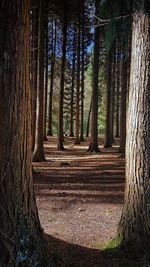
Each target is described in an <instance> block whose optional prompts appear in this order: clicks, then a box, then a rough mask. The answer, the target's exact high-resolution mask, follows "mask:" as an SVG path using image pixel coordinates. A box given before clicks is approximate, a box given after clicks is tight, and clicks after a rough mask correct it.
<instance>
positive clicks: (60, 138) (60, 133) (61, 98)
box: [57, 0, 68, 150]
mask: <svg viewBox="0 0 150 267" xmlns="http://www.w3.org/2000/svg"><path fill="white" fill-rule="evenodd" d="M67 27H68V0H65V2H64V23H63V36H62V37H63V45H62V64H61V78H60V96H59V119H58V144H57V149H58V150H64V146H63V139H64V134H63V113H64V112H63V111H64V107H63V105H64V82H65V80H64V78H65V65H66V64H65V61H66V45H67Z"/></svg>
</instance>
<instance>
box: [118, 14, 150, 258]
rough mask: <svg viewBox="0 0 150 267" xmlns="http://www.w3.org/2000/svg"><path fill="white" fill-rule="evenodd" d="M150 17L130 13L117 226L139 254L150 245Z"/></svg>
mask: <svg viewBox="0 0 150 267" xmlns="http://www.w3.org/2000/svg"><path fill="white" fill-rule="evenodd" d="M149 50H150V36H149V16H148V15H147V14H144V12H143V11H137V12H135V13H134V14H133V26H132V55H131V76H130V93H129V107H128V120H127V122H128V125H127V129H128V131H127V145H126V190H125V203H124V208H123V213H122V217H121V221H120V225H119V234H120V240H121V241H122V247H123V248H124V249H125V250H126V251H127V253H128V254H132V253H133V254H134V255H136V256H137V257H140V256H141V255H142V256H143V254H145V253H148V255H149V247H150V178H149V174H150V171H149V168H150V142H149V140H150V136H149V134H150V105H149V99H150V87H149V73H150V70H149Z"/></svg>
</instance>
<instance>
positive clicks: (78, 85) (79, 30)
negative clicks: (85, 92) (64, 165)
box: [74, 11, 81, 144]
mask: <svg viewBox="0 0 150 267" xmlns="http://www.w3.org/2000/svg"><path fill="white" fill-rule="evenodd" d="M79 12H80V13H79V22H78V30H77V39H78V46H77V86H76V127H75V129H76V130H75V142H74V143H75V144H80V138H79V126H80V44H81V25H80V17H81V11H79Z"/></svg>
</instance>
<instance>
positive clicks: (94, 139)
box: [88, 0, 100, 152]
mask: <svg viewBox="0 0 150 267" xmlns="http://www.w3.org/2000/svg"><path fill="white" fill-rule="evenodd" d="M99 8H100V1H99V0H96V2H95V15H96V17H98V16H99ZM99 37H100V28H99V27H96V28H95V33H94V64H93V90H92V114H91V140H90V145H89V149H88V151H89V152H99V148H98V127H97V121H98V77H99V48H100V44H99Z"/></svg>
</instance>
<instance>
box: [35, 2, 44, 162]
mask: <svg viewBox="0 0 150 267" xmlns="http://www.w3.org/2000/svg"><path fill="white" fill-rule="evenodd" d="M45 7H46V6H45V1H42V0H40V10H39V34H38V38H39V39H38V87H37V118H36V138H35V149H34V152H33V161H45V155H44V145H43V136H44V105H43V104H44V39H45V38H44V29H45Z"/></svg>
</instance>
